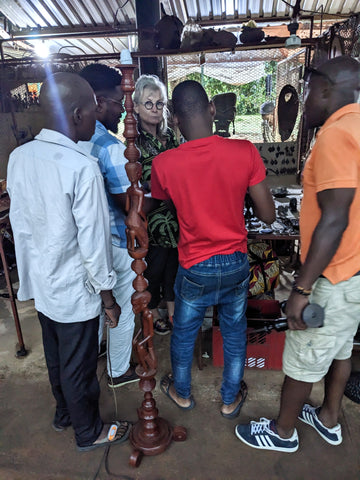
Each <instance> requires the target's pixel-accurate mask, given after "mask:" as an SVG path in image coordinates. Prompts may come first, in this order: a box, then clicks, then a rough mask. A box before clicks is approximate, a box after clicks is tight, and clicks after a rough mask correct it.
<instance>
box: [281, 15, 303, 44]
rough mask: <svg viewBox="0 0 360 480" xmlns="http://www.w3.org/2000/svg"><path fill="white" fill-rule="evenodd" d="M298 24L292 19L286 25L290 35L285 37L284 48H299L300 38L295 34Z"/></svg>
mask: <svg viewBox="0 0 360 480" xmlns="http://www.w3.org/2000/svg"><path fill="white" fill-rule="evenodd" d="M298 28H299V24H298V22H297V20H296V19H293V20H292V21H291V23H289V25H288V26H287V29H288V30H289V33H290V37H289V38H287V39H286V42H285V47H286V48H299V47H301V38H300V37H298V36H297V35H296V32H297V29H298Z"/></svg>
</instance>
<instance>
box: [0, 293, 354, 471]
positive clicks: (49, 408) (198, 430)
mask: <svg viewBox="0 0 360 480" xmlns="http://www.w3.org/2000/svg"><path fill="white" fill-rule="evenodd" d="M0 287H1V285H0ZM15 287H16V284H15ZM18 308H19V315H20V320H21V325H22V331H23V336H24V341H25V346H26V348H28V349H29V354H28V356H27V357H25V358H23V359H17V358H15V351H16V341H17V337H16V331H15V327H14V321H13V318H12V314H11V309H10V303H9V301H8V300H5V299H0V405H1V406H0V479H1V480H24V479H25V480H85V479H86V480H91V479H95V478H98V479H116V478H123V479H127V480H132V479H133V480H135V479H136V480H218V479H221V480H235V479H236V480H238V479H247V480H260V479H264V480H277V479H281V480H313V479H317V480H323V479H326V480H337V479H342V480H359V479H360V458H359V445H360V428H359V427H360V415H359V413H360V405H357V404H355V403H353V402H351V401H350V400H348V399H347V398H344V401H343V407H342V412H341V418H340V421H341V424H342V426H343V437H344V441H343V443H342V444H341V445H340V446H337V447H334V446H331V445H329V444H327V443H326V442H325V441H323V440H322V439H321V438H320V437H319V436H318V435H317V433H316V432H315V431H314V430H313V429H312V428H311V427H309V426H307V425H305V424H303V423H301V422H299V423H298V425H297V428H298V433H299V436H300V442H301V443H300V448H299V450H298V451H297V452H296V453H292V454H287V453H278V452H264V451H259V450H254V449H252V448H249V447H247V446H245V445H244V444H242V443H241V442H240V441H239V440H238V439H237V438H236V437H235V435H234V427H235V425H236V424H237V423H239V422H241V423H246V422H248V421H249V420H251V419H255V418H256V419H258V418H259V417H261V416H265V417H268V418H272V417H274V416H276V415H277V412H278V402H279V396H280V388H281V383H282V378H283V375H282V373H281V372H279V371H270V370H254V369H247V370H246V371H245V380H246V382H247V383H248V387H249V393H248V398H247V401H246V402H245V404H244V407H243V409H242V411H241V413H240V416H239V417H238V418H237V419H235V420H226V419H224V418H223V417H221V415H220V413H219V408H220V405H221V400H220V394H219V388H220V383H221V374H222V369H221V368H219V367H213V366H212V362H211V358H210V359H207V360H205V363H206V366H205V367H204V369H203V370H201V371H200V370H199V369H198V367H197V363H196V361H194V365H193V394H194V397H195V399H196V402H197V406H196V408H195V409H194V410H192V411H189V412H183V411H181V410H180V409H178V408H177V407H176V406H175V405H174V404H173V403H172V402H170V401H169V400H168V399H167V398H166V397H165V396H164V395H163V394H162V393H161V391H160V388H159V379H160V378H161V376H162V375H163V374H164V373H167V372H168V371H170V359H169V340H170V338H169V336H167V337H159V336H155V338H154V344H155V348H156V351H157V355H158V361H159V368H158V374H157V377H156V378H157V385H156V388H155V390H154V398H155V400H156V402H157V407H158V409H159V412H160V416H162V417H163V418H165V419H167V420H168V421H169V422H170V424H171V425H183V426H184V427H186V428H187V431H188V438H187V440H186V441H185V442H173V443H172V444H171V445H170V447H169V448H168V449H167V450H166V451H165V452H164V453H162V454H161V455H158V456H154V457H150V456H147V457H143V459H142V462H141V464H140V466H139V467H138V468H132V467H130V466H129V465H128V461H129V456H130V455H131V453H132V448H131V444H130V442H126V443H124V444H122V445H118V446H116V445H115V446H113V447H112V448H111V449H110V453H109V457H108V470H109V471H110V472H111V474H110V475H109V474H108V473H107V472H106V469H105V466H104V461H103V460H104V459H103V455H104V451H105V450H104V449H98V450H95V451H92V452H86V453H79V452H77V450H76V448H75V441H74V437H73V432H72V430H71V429H68V430H67V431H65V432H63V433H57V432H55V431H54V430H53V429H52V428H51V421H52V417H53V413H54V400H53V397H52V394H51V391H50V387H49V383H48V378H47V370H46V367H45V362H44V356H43V350H42V342H41V335H40V326H39V323H38V321H37V317H36V315H35V311H34V308H33V304H32V302H20V303H18ZM104 371H105V358H101V359H99V368H98V374H99V378H100V383H101V399H100V408H101V412H102V416H103V419H104V420H106V421H111V420H113V419H115V418H123V419H128V420H132V421H136V420H137V413H136V408H137V407H138V406H140V404H141V402H142V392H141V391H140V390H139V387H138V384H137V383H133V384H130V385H127V386H124V387H121V388H118V389H116V391H115V394H113V392H112V391H111V390H110V389H109V388H108V387H107V385H106V382H105V375H104ZM321 398H322V385H321V384H316V385H315V386H314V389H313V392H312V394H311V398H310V400H311V402H312V403H313V404H317V403H318V402H320V401H321ZM116 408H117V411H118V415H117V414H116ZM99 468H100V471H99V474H98V476H96V472H97V470H98V469H99Z"/></svg>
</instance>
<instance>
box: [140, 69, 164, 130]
mask: <svg viewBox="0 0 360 480" xmlns="http://www.w3.org/2000/svg"><path fill="white" fill-rule="evenodd" d="M145 88H148V89H150V90H152V91H159V92H160V95H161V100H162V101H163V102H164V104H165V105H164V108H163V115H162V120H161V122H160V124H159V125H158V132H159V133H160V134H161V135H165V134H166V131H167V128H168V115H169V110H168V108H167V106H166V104H167V100H168V98H167V92H166V87H165V85H164V84H163V83H162V82H161V81H160V80H159V77H157V76H156V75H145V74H144V75H140V77H139V78H138V79H137V81H136V83H135V90H134V93H133V102H134V103H136V104H138V105H139V103H140V101H141V97H142V95H143V93H144V90H145ZM137 117H139V116H138V115H137ZM138 121H139V122H140V119H139V118H138Z"/></svg>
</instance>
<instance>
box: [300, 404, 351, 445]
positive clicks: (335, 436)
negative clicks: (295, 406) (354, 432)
mask: <svg viewBox="0 0 360 480" xmlns="http://www.w3.org/2000/svg"><path fill="white" fill-rule="evenodd" d="M319 412H320V407H312V406H311V405H309V404H307V403H305V404H304V406H303V409H302V411H301V413H300V415H299V420H301V421H302V422H304V423H307V424H308V425H310V426H311V427H313V428H315V430H316V431H317V432H318V434H319V435H320V436H321V437H322V438H323V439H324V440H326V441H327V442H328V443H330V444H331V445H340V443H341V442H342V435H341V425H340V423H338V424H337V425H335V427H332V428H327V427H325V425H323V424H322V423H321V421H320V420H319V418H318V416H317V414H318V413H319Z"/></svg>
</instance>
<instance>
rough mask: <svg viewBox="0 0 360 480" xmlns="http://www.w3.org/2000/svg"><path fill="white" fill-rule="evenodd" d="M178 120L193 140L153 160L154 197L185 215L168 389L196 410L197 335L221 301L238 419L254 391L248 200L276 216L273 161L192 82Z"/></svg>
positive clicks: (179, 102) (230, 406) (182, 88)
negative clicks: (226, 134)
mask: <svg viewBox="0 0 360 480" xmlns="http://www.w3.org/2000/svg"><path fill="white" fill-rule="evenodd" d="M172 104H173V109H174V122H175V123H176V124H177V125H178V127H179V128H180V131H181V133H182V135H183V136H184V138H185V139H186V140H188V141H187V143H184V144H182V145H180V147H178V148H176V149H173V150H169V151H167V152H164V153H161V154H160V155H158V156H157V157H156V158H155V159H154V161H153V166H152V196H153V197H154V198H157V199H161V200H171V201H172V203H173V204H174V206H175V208H176V212H177V216H178V220H179V226H180V238H179V244H178V250H179V263H180V266H179V270H178V273H177V277H176V281H175V314H174V328H173V332H172V337H171V363H172V370H173V374H172V375H165V377H163V378H162V380H161V389H162V391H163V392H164V393H165V394H166V395H167V396H168V397H169V398H170V399H171V400H172V401H173V402H175V403H176V405H177V406H178V407H180V408H182V409H187V410H189V409H191V408H193V407H194V405H195V401H194V399H193V397H192V396H191V365H192V358H193V351H194V345H195V340H196V337H197V333H198V331H199V328H200V327H201V324H202V322H203V319H204V316H205V310H206V308H207V307H208V306H211V305H217V306H218V313H219V321H220V328H221V333H222V336H223V340H224V371H223V381H222V386H221V395H222V400H223V405H222V407H221V414H222V415H223V416H224V417H226V418H234V417H235V416H237V415H238V414H239V412H240V408H241V406H242V404H243V402H244V400H245V397H246V384H245V382H243V381H242V377H243V373H244V364H245V356H246V317H245V311H246V305H247V293H248V280H249V264H248V260H247V232H246V229H245V221H244V215H243V211H244V198H245V194H246V192H247V191H249V194H250V196H251V198H252V200H253V203H254V210H255V213H256V215H257V217H258V218H259V219H261V220H263V221H264V222H266V223H272V222H273V221H274V219H275V207H274V202H273V199H272V196H271V193H270V191H269V189H268V187H267V185H266V182H265V167H264V165H263V162H262V160H261V157H260V155H259V153H258V152H257V150H256V148H255V147H254V146H253V145H252V144H251V143H250V142H248V141H246V140H230V139H225V138H222V137H218V136H216V135H213V133H212V125H213V119H214V115H215V107H214V105H213V103H212V102H209V100H208V97H207V95H206V92H205V90H204V89H203V87H202V86H201V85H200V84H199V83H198V82H195V81H191V80H188V81H185V82H182V83H180V84H179V85H177V87H176V88H175V89H174V92H173V97H172Z"/></svg>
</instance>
